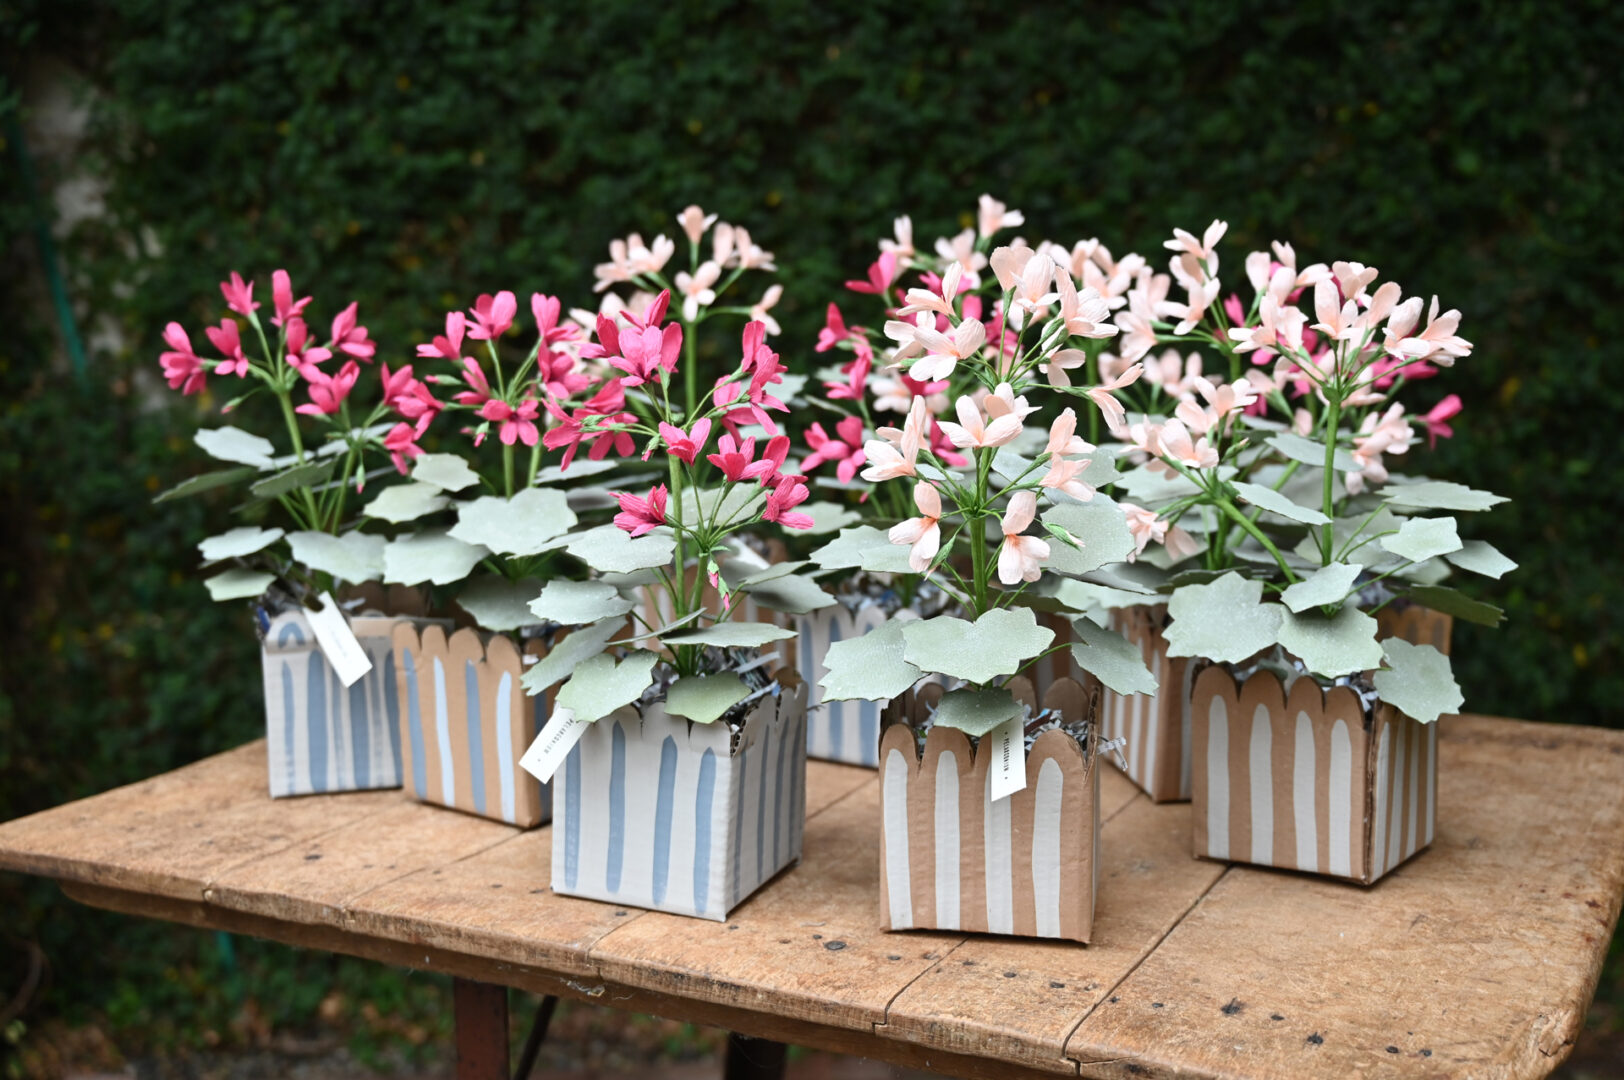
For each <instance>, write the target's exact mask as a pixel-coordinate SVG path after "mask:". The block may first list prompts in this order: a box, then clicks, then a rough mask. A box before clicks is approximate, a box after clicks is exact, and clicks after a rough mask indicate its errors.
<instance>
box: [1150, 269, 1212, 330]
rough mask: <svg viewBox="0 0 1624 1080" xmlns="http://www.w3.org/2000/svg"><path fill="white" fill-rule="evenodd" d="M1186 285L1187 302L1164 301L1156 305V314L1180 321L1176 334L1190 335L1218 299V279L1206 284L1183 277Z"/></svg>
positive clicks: (1175, 328) (1183, 282)
mask: <svg viewBox="0 0 1624 1080" xmlns="http://www.w3.org/2000/svg"><path fill="white" fill-rule="evenodd" d="M1180 280H1181V284H1183V285H1184V291H1185V295H1186V300H1185V302H1184V303H1182V304H1181V303H1179V302H1178V301H1176V300H1163V301H1162V302H1161V303H1159V304H1157V305H1156V314H1157V315H1159V316H1161V317H1163V318H1173V319H1177V320H1178V325H1177V326H1175V327H1173V333H1175V334H1180V335H1183V334H1188V333H1189V332H1190V331H1191V330H1194V329H1195V328H1196V325H1197V324H1199V323H1200V322H1201V320H1202V319H1203V318H1205V317H1206V314H1207V308H1208V307H1209V306H1210V305H1211V304H1212V302H1213V301H1214V300H1216V299H1217V298H1218V288H1219V285H1218V279H1217V278H1210V279H1208V280H1207V281H1206V282H1199V281H1196V280H1194V279H1192V278H1189V277H1188V276H1183V277H1181V279H1180Z"/></svg>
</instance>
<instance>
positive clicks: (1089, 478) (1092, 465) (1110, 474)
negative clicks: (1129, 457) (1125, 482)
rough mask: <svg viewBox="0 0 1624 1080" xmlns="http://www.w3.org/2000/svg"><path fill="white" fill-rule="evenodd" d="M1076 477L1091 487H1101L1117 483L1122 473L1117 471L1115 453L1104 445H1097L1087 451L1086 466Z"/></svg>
mask: <svg viewBox="0 0 1624 1080" xmlns="http://www.w3.org/2000/svg"><path fill="white" fill-rule="evenodd" d="M1077 479H1079V480H1081V481H1082V482H1083V483H1085V484H1088V485H1090V486H1092V487H1096V488H1102V487H1104V486H1105V485H1107V484H1115V483H1117V482H1118V481H1119V480H1121V479H1122V474H1121V473H1119V472H1117V467H1116V457H1115V455H1113V454H1112V453H1111V451H1110V450H1108V449H1106V448H1105V447H1103V446H1098V447H1095V448H1094V449H1093V450H1091V451H1089V454H1088V467H1087V468H1085V469H1084V470H1083V471H1082V473H1081V475H1079V476H1078V477H1077Z"/></svg>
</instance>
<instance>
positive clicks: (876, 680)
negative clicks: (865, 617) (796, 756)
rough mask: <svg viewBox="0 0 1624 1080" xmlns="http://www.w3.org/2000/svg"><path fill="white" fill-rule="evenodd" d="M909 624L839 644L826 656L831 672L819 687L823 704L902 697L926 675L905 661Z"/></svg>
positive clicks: (896, 624) (885, 625) (885, 627)
mask: <svg viewBox="0 0 1624 1080" xmlns="http://www.w3.org/2000/svg"><path fill="white" fill-rule="evenodd" d="M906 625H907V624H906V623H903V622H897V621H895V620H892V621H891V622H887V623H882V624H881V625H879V626H877V627H875V628H874V629H873V630H870V631H869V632H868V633H866V634H864V635H863V636H862V637H855V638H850V639H848V640H846V641H836V642H832V643H831V644H830V645H829V651H828V652H827V653H825V654H824V658H823V666H824V667H825V668H826V669H827V670H828V674H826V675H824V677H823V679H822V681H821V682H820V683H819V684H818V685H820V686H822V687H823V700H824V701H887V700H889V699H891V698H894V697H898V696H900V695H901V694H903V693H904V692H905V691H906V690H907V689H908V688H909V687H910V686H912V685H913V684H914V683H916V682H918V681H919V680H920V679H921V678H923V677H924V672H922V671H920V670H919V669H918V668H916V667H914V666H913V665H912V664H910V663H908V661H906V660H904V659H903V658H902V654H903V650H904V648H905V643H904V641H903V638H902V628H903V627H904V626H906Z"/></svg>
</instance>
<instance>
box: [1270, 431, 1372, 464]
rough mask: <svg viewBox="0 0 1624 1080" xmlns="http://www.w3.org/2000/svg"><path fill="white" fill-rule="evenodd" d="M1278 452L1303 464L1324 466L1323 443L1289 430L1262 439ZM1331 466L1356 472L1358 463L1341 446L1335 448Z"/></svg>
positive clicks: (1351, 454) (1350, 453) (1349, 452)
mask: <svg viewBox="0 0 1624 1080" xmlns="http://www.w3.org/2000/svg"><path fill="white" fill-rule="evenodd" d="M1264 441H1265V442H1266V443H1268V444H1269V445H1270V446H1272V447H1274V448H1275V449H1276V450H1278V451H1280V453H1282V454H1284V455H1285V456H1286V457H1288V458H1290V459H1291V460H1292V461H1300V462H1302V463H1303V464H1304V465H1315V466H1318V467H1319V468H1322V469H1323V468H1324V467H1325V444H1324V443H1322V442H1317V441H1315V440H1314V439H1309V438H1304V437H1303V436H1301V435H1296V434H1293V433H1292V432H1289V431H1282V432H1281V433H1280V434H1278V435H1271V436H1269V437H1268V438H1267V439H1265V440H1264ZM1332 467H1333V468H1337V469H1341V470H1342V471H1343V472H1358V471H1359V463H1358V462H1357V461H1355V460H1354V458H1353V453H1352V451H1349V450H1345V449H1343V448H1342V447H1340V446H1339V447H1337V448H1336V457H1335V459H1334V464H1333V466H1332Z"/></svg>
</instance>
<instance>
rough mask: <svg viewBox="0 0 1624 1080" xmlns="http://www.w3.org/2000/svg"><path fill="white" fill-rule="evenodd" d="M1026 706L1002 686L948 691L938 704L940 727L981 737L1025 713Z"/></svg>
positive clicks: (936, 718)
mask: <svg viewBox="0 0 1624 1080" xmlns="http://www.w3.org/2000/svg"><path fill="white" fill-rule="evenodd" d="M1025 714H1026V709H1025V707H1024V706H1022V705H1021V703H1020V702H1018V701H1016V700H1015V695H1013V694H1011V693H1010V692H1009V691H1008V690H1005V689H1004V688H1003V687H1001V686H993V687H988V688H987V689H985V690H970V689H964V690H949V691H948V692H947V693H945V694H943V695H942V700H941V702H940V703H938V704H937V706H936V716H935V722H936V724H937V725H938V726H939V727H950V728H957V729H958V730H960V731H962V732H964V733H965V734H966V735H971V736H974V737H976V738H980V737H981V736H983V735H986V734H987V733H988V732H990V731H992V730H993V728H996V727H997V726H998V725H999V724H1002V723H1003V722H1004V721H1006V720H1012V719H1014V718H1015V717H1018V716H1024V715H1025Z"/></svg>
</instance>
